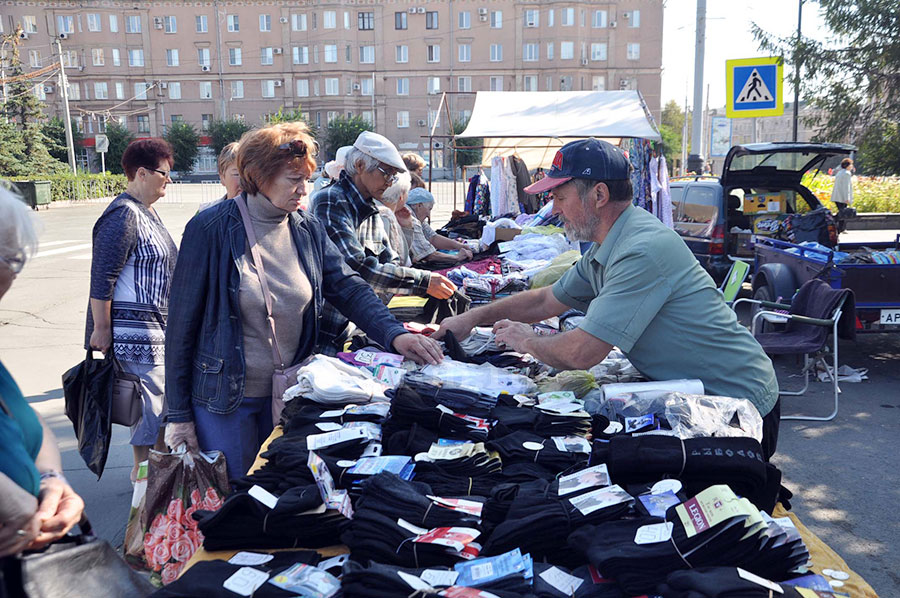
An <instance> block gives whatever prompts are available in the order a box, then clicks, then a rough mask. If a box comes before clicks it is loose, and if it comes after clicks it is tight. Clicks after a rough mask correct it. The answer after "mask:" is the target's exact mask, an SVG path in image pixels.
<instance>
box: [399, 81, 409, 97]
mask: <svg viewBox="0 0 900 598" xmlns="http://www.w3.org/2000/svg"><path fill="white" fill-rule="evenodd" d="M397 95H398V96H408V95H409V79H408V78H406V77H400V78H399V79H397Z"/></svg>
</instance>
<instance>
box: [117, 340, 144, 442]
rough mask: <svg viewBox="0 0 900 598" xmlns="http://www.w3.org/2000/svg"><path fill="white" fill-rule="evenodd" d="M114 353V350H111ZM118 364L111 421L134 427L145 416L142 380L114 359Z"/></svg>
mask: <svg viewBox="0 0 900 598" xmlns="http://www.w3.org/2000/svg"><path fill="white" fill-rule="evenodd" d="M110 353H112V349H110ZM112 360H113V361H114V362H115V364H116V367H115V369H116V372H115V379H114V381H113V394H112V407H111V411H110V419H111V420H112V423H114V424H119V425H120V426H133V425H135V424H136V423H138V422H139V421H140V419H141V415H143V409H144V401H143V399H142V398H141V379H140V377H139V376H138V375H136V374H132V373H130V372H126V371H125V370H124V369H123V368H122V364H120V363H119V361H118V360H117V359H116V358H115V357H113V358H112Z"/></svg>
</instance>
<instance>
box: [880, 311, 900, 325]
mask: <svg viewBox="0 0 900 598" xmlns="http://www.w3.org/2000/svg"><path fill="white" fill-rule="evenodd" d="M880 322H881V323H882V324H900V309H882V310H881V320H880Z"/></svg>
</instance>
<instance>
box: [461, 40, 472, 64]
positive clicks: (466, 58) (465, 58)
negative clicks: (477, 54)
mask: <svg viewBox="0 0 900 598" xmlns="http://www.w3.org/2000/svg"><path fill="white" fill-rule="evenodd" d="M458 55H459V61H460V62H471V61H472V44H459V52H458Z"/></svg>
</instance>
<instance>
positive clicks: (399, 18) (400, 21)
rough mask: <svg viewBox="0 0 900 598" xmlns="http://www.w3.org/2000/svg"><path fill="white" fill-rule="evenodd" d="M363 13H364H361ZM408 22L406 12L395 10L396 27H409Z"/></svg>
mask: <svg viewBox="0 0 900 598" xmlns="http://www.w3.org/2000/svg"><path fill="white" fill-rule="evenodd" d="M360 14H362V13H360ZM408 26H409V25H408V23H407V21H406V13H405V12H395V13H394V29H407V28H408Z"/></svg>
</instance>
